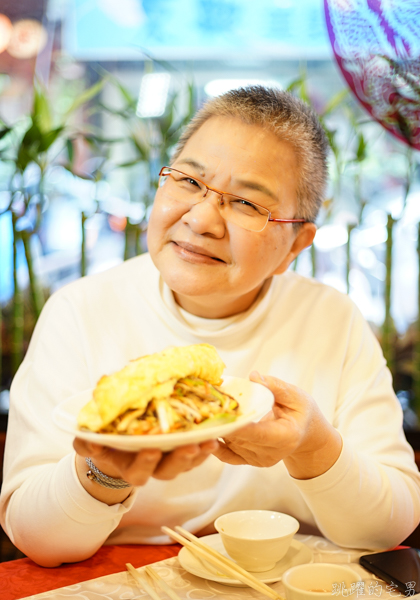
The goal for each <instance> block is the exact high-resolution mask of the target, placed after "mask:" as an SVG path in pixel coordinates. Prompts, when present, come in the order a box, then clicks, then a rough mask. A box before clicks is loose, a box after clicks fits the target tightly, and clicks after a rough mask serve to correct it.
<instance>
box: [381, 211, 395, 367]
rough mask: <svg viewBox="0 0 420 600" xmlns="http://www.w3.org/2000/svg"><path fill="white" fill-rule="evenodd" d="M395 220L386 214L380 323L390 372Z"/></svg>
mask: <svg viewBox="0 0 420 600" xmlns="http://www.w3.org/2000/svg"><path fill="white" fill-rule="evenodd" d="M394 224H395V220H394V219H393V217H392V215H388V221H387V226H386V229H387V240H386V246H385V268H386V274H385V292H384V300H385V318H384V322H383V325H382V350H383V353H384V356H385V358H386V361H387V363H388V368H389V369H390V371H391V373H393V371H394V365H395V355H394V344H393V340H392V337H393V333H394V325H393V321H392V317H391V294H392V248H393V228H394Z"/></svg>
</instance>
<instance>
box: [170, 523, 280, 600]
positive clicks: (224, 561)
mask: <svg viewBox="0 0 420 600" xmlns="http://www.w3.org/2000/svg"><path fill="white" fill-rule="evenodd" d="M161 529H162V531H163V532H164V533H166V534H167V535H169V536H170V537H171V538H173V539H174V540H176V541H177V542H179V543H180V544H182V545H183V546H185V547H186V548H188V550H190V551H191V552H192V553H193V554H195V553H196V554H199V555H200V556H201V557H203V558H205V560H207V561H208V562H210V563H212V564H213V565H215V566H216V567H218V568H219V569H220V570H221V571H224V572H225V573H226V574H227V575H229V576H230V577H233V578H234V579H239V581H241V582H242V583H245V584H246V585H247V586H249V587H251V588H253V589H254V590H256V591H257V592H260V593H261V594H264V595H265V596H268V597H269V598H271V599H272V600H284V599H283V598H282V596H279V594H277V592H276V591H275V590H273V589H272V588H270V587H268V585H266V584H265V583H263V582H262V581H260V580H259V579H257V578H256V577H254V575H251V573H249V572H248V571H245V569H242V567H240V566H239V565H237V564H236V563H235V562H233V561H231V560H230V559H228V558H226V556H223V554H220V553H219V552H217V551H216V550H213V548H210V547H209V546H208V545H207V544H205V543H204V542H202V541H201V540H199V539H198V538H196V537H195V536H194V535H193V534H192V533H189V532H187V533H188V534H189V535H188V537H190V539H187V537H186V536H185V537H184V536H182V535H180V534H179V533H176V532H175V531H173V530H172V529H170V528H169V527H162V528H161Z"/></svg>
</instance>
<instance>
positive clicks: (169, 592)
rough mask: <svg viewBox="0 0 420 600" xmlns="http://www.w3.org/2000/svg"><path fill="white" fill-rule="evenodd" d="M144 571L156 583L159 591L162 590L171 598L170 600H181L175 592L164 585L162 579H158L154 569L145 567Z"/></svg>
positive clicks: (164, 582)
mask: <svg viewBox="0 0 420 600" xmlns="http://www.w3.org/2000/svg"><path fill="white" fill-rule="evenodd" d="M145 571H146V573H147V574H148V575H149V577H150V578H151V579H153V580H154V581H156V583H157V584H158V586H159V587H160V588H161V590H163V591H164V592H165V593H166V594H167V595H168V596H169V598H172V600H181V598H180V597H179V596H178V594H177V593H176V592H174V590H173V589H172V588H170V587H169V585H168V584H167V583H166V581H163V579H161V578H160V577H159V575H158V574H157V573H156V571H155V570H154V569H152V567H150V566H146V567H145Z"/></svg>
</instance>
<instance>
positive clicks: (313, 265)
mask: <svg viewBox="0 0 420 600" xmlns="http://www.w3.org/2000/svg"><path fill="white" fill-rule="evenodd" d="M311 265H312V277H316V250H315V245H314V244H312V246H311Z"/></svg>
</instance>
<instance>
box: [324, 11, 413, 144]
mask: <svg viewBox="0 0 420 600" xmlns="http://www.w3.org/2000/svg"><path fill="white" fill-rule="evenodd" d="M324 8H325V17H326V22H327V28H328V34H329V37H330V41H331V45H332V48H333V52H334V56H335V58H336V61H337V63H338V66H339V67H340V69H341V72H342V73H343V75H344V78H345V80H346V82H347V83H348V85H349V87H350V88H351V90H352V92H353V93H354V94H355V96H356V97H357V99H358V100H359V102H360V103H361V104H362V106H364V108H365V109H366V110H367V111H368V112H369V113H370V115H371V116H372V117H373V118H374V119H376V121H378V122H379V123H381V125H383V127H385V128H386V129H387V130H388V131H390V132H391V133H392V134H393V135H395V136H396V137H397V138H398V139H400V140H402V141H404V142H406V143H407V144H408V145H409V146H411V147H413V148H416V149H417V150H420V2H419V0H324Z"/></svg>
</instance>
